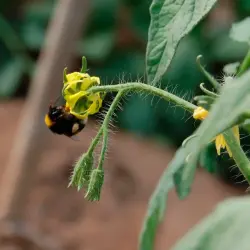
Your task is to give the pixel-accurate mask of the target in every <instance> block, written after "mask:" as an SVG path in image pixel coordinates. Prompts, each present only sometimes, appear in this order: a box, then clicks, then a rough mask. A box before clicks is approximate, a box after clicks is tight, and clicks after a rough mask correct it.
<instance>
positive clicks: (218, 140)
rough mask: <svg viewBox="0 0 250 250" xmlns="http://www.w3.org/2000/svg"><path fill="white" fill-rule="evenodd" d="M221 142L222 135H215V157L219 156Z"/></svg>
mask: <svg viewBox="0 0 250 250" xmlns="http://www.w3.org/2000/svg"><path fill="white" fill-rule="evenodd" d="M221 142H222V135H217V136H216V138H215V147H216V151H217V155H220V149H221Z"/></svg>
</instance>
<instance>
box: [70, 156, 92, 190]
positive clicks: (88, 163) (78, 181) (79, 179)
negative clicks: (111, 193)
mask: <svg viewBox="0 0 250 250" xmlns="http://www.w3.org/2000/svg"><path fill="white" fill-rule="evenodd" d="M93 164H94V158H93V155H92V154H83V155H82V156H81V157H80V159H79V160H78V161H77V163H76V165H75V167H74V171H73V174H72V176H71V181H70V183H69V186H74V187H77V189H78V191H79V190H80V189H81V188H82V187H83V186H84V185H87V184H88V182H89V179H90V175H91V172H92V169H93Z"/></svg>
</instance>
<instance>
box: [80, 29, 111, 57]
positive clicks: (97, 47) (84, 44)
mask: <svg viewBox="0 0 250 250" xmlns="http://www.w3.org/2000/svg"><path fill="white" fill-rule="evenodd" d="M114 43H115V33H114V32H113V31H112V30H110V31H103V32H97V33H95V34H92V35H89V36H88V37H86V38H85V39H83V40H82V41H81V42H80V44H79V53H80V54H81V55H85V56H86V57H87V58H90V59H91V60H104V59H105V58H106V57H107V56H109V54H110V53H111V51H112V49H113V46H114Z"/></svg>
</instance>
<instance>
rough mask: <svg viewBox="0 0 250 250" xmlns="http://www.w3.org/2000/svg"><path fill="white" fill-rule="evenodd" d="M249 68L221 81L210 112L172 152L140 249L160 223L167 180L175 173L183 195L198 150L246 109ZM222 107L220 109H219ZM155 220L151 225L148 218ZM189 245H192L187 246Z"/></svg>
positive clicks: (146, 246) (148, 246)
mask: <svg viewBox="0 0 250 250" xmlns="http://www.w3.org/2000/svg"><path fill="white" fill-rule="evenodd" d="M249 80H250V71H248V72H246V73H245V74H244V75H243V76H241V77H239V78H237V79H234V80H233V82H232V84H230V85H224V86H223V88H222V92H221V95H220V97H219V98H217V100H216V102H215V103H214V105H213V107H212V109H211V110H210V113H209V116H208V117H207V118H206V119H205V120H204V121H203V122H202V123H201V125H200V126H199V128H198V129H197V131H196V132H195V133H194V135H196V136H193V137H192V138H191V139H190V140H188V143H186V144H185V145H184V147H181V148H180V149H179V150H178V151H177V152H176V154H175V156H174V158H173V160H172V161H171V162H170V163H169V165H168V168H167V170H166V171H165V174H164V175H163V177H162V178H161V180H160V182H159V183H158V186H157V189H156V191H155V193H154V195H153V197H152V198H151V200H150V203H149V208H148V214H147V216H146V219H145V222H144V229H143V234H142V237H141V239H142V240H141V245H140V246H141V248H140V249H141V250H149V249H152V245H153V242H152V241H153V237H151V238H150V239H148V237H150V236H149V235H150V234H153V235H155V232H156V228H157V225H158V224H159V222H160V220H159V218H160V217H159V216H157V213H158V210H159V208H163V202H165V201H166V199H167V194H168V191H169V190H168V189H167V188H166V185H167V183H172V178H173V176H174V174H175V173H178V176H175V177H178V178H177V179H176V178H175V182H176V184H179V183H181V186H178V187H177V191H178V194H179V195H180V196H181V198H184V197H185V196H186V195H188V193H189V192H190V189H191V187H190V186H191V182H192V181H193V178H194V172H195V170H196V167H197V164H196V163H197V162H198V159H199V156H200V152H201V151H202V149H203V148H204V147H206V146H207V145H208V143H209V142H211V141H212V140H213V138H214V137H215V136H216V135H218V134H220V133H222V132H224V130H225V129H227V128H229V127H231V126H233V125H234V124H235V122H237V121H238V119H239V117H240V116H241V115H242V114H244V113H245V112H247V111H248V109H249V106H250V99H249V92H250V85H249ZM222 107H223V113H222V112H221V110H222ZM181 174H182V176H181ZM152 220H153V221H154V224H153V225H151V224H150V222H151V221H152ZM189 249H192V248H189Z"/></svg>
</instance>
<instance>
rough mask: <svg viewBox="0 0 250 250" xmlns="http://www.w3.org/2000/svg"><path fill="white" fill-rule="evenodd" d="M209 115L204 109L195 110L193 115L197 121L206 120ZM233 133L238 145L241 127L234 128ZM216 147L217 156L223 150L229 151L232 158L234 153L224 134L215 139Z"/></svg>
mask: <svg viewBox="0 0 250 250" xmlns="http://www.w3.org/2000/svg"><path fill="white" fill-rule="evenodd" d="M207 115H208V111H207V110H206V109H204V108H202V107H198V108H196V109H195V110H194V113H193V118H194V119H196V120H204V119H205V118H206V117H207ZM232 129H233V133H234V136H235V138H236V139H237V141H238V143H240V133H239V126H234V127H233V128H232ZM215 147H216V151H217V154H218V155H220V152H221V149H225V148H226V150H227V152H228V154H229V156H230V157H232V152H231V150H230V148H229V146H228V145H227V143H226V140H225V138H224V136H223V134H220V135H217V136H216V138H215Z"/></svg>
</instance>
